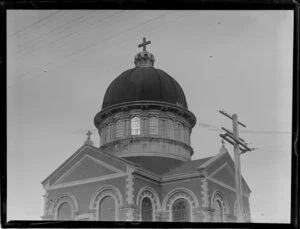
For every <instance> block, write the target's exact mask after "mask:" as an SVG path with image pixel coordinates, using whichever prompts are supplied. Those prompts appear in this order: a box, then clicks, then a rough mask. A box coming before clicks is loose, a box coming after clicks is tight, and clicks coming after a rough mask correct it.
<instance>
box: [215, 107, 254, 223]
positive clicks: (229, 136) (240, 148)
mask: <svg viewBox="0 0 300 229" xmlns="http://www.w3.org/2000/svg"><path fill="white" fill-rule="evenodd" d="M219 112H220V113H221V114H222V115H224V116H226V117H227V118H230V119H231V120H232V130H233V132H231V131H229V130H227V129H226V128H224V127H222V130H224V131H225V132H226V133H225V134H220V137H221V138H223V139H224V140H226V141H227V142H229V143H230V144H231V145H233V147H234V167H235V186H236V200H237V209H236V211H237V221H238V222H244V221H245V219H244V214H243V212H244V207H243V189H242V175H241V161H240V155H241V154H243V153H246V152H247V151H251V150H253V149H250V148H249V147H248V146H247V143H246V142H245V140H244V139H242V138H240V137H239V129H238V125H241V126H243V127H246V125H245V124H243V123H241V122H239V121H238V116H237V114H233V115H229V114H228V113H227V112H225V111H219Z"/></svg>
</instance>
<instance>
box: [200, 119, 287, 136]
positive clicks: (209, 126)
mask: <svg viewBox="0 0 300 229" xmlns="http://www.w3.org/2000/svg"><path fill="white" fill-rule="evenodd" d="M197 125H198V126H200V127H203V128H206V129H207V130H208V131H216V132H222V127H218V126H215V125H212V124H209V123H203V122H199V123H197ZM240 133H243V134H292V133H291V132H289V131H281V130H253V129H248V130H240Z"/></svg>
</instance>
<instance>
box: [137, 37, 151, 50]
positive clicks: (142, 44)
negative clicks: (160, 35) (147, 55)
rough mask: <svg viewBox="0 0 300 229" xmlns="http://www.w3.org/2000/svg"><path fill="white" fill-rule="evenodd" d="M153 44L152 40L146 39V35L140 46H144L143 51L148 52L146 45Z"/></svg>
mask: <svg viewBox="0 0 300 229" xmlns="http://www.w3.org/2000/svg"><path fill="white" fill-rule="evenodd" d="M149 44H151V41H146V37H144V38H143V43H141V44H139V45H138V47H139V48H140V47H143V52H146V51H147V50H146V45H149Z"/></svg>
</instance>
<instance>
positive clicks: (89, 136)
mask: <svg viewBox="0 0 300 229" xmlns="http://www.w3.org/2000/svg"><path fill="white" fill-rule="evenodd" d="M92 134H93V133H92V132H91V131H90V130H89V131H88V132H87V133H86V135H87V136H88V139H89V140H90V139H91V135H92Z"/></svg>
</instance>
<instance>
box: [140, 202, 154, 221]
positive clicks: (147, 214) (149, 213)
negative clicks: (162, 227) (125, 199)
mask: <svg viewBox="0 0 300 229" xmlns="http://www.w3.org/2000/svg"><path fill="white" fill-rule="evenodd" d="M152 219H153V210H152V203H151V200H150V199H149V197H144V198H143V200H142V221H152Z"/></svg>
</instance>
